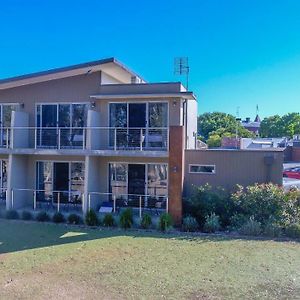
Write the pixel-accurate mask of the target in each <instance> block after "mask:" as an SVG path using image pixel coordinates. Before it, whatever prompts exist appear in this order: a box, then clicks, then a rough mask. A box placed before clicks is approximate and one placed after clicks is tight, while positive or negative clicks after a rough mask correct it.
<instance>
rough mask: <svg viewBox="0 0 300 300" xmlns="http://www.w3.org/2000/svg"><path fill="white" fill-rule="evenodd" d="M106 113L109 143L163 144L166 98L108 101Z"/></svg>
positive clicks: (130, 145) (146, 146) (165, 143)
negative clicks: (145, 100)
mask: <svg viewBox="0 0 300 300" xmlns="http://www.w3.org/2000/svg"><path fill="white" fill-rule="evenodd" d="M109 117H110V119H109V120H110V121H109V126H110V127H111V130H110V146H111V147H114V146H116V147H117V148H131V149H132V148H133V149H134V148H140V147H143V148H149V149H152V148H160V149H161V148H163V149H165V148H167V140H168V103H167V102H149V103H139V102H135V103H126V102H125V103H110V105H109ZM115 128H116V129H115Z"/></svg>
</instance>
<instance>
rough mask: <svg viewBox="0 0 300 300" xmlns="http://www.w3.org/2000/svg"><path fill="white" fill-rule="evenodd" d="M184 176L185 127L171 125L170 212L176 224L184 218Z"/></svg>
mask: <svg viewBox="0 0 300 300" xmlns="http://www.w3.org/2000/svg"><path fill="white" fill-rule="evenodd" d="M183 178H184V127H183V126H170V133H169V212H170V214H171V215H172V217H173V219H174V221H175V223H176V224H180V223H181V219H182V191H183Z"/></svg>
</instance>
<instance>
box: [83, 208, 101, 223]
mask: <svg viewBox="0 0 300 300" xmlns="http://www.w3.org/2000/svg"><path fill="white" fill-rule="evenodd" d="M85 224H86V225H88V226H98V225H99V224H100V222H99V218H98V216H97V214H96V213H95V211H94V210H92V209H90V210H89V211H88V212H87V213H86V215H85Z"/></svg>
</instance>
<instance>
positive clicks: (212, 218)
mask: <svg viewBox="0 0 300 300" xmlns="http://www.w3.org/2000/svg"><path fill="white" fill-rule="evenodd" d="M220 228H221V226H220V218H219V216H217V215H215V214H214V213H212V214H211V215H209V216H206V218H205V223H204V226H203V230H204V232H208V233H213V232H216V231H218V230H219V229H220Z"/></svg>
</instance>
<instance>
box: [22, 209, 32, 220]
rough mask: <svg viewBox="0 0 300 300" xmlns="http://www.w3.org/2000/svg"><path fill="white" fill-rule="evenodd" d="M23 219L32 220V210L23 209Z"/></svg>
mask: <svg viewBox="0 0 300 300" xmlns="http://www.w3.org/2000/svg"><path fill="white" fill-rule="evenodd" d="M21 218H22V220H25V221H28V220H32V214H31V212H30V211H26V210H24V211H22V215H21Z"/></svg>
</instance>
